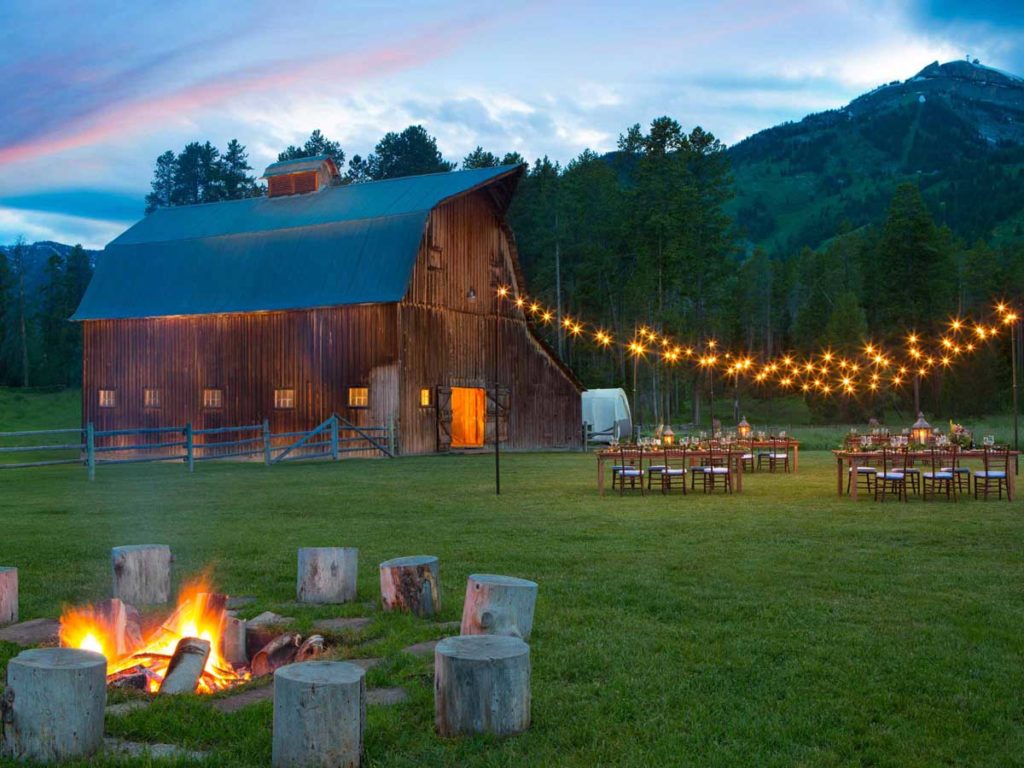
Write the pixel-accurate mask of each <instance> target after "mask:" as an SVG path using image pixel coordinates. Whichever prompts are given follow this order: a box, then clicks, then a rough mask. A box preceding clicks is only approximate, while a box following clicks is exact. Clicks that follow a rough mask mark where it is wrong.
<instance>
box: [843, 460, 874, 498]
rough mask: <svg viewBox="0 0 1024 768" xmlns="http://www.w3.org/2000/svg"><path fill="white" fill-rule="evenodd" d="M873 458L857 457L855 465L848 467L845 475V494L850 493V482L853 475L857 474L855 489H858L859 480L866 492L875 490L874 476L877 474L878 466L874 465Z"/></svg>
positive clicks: (859, 485)
mask: <svg viewBox="0 0 1024 768" xmlns="http://www.w3.org/2000/svg"><path fill="white" fill-rule="evenodd" d="M875 463H876V462H875V459H870V458H864V459H858V460H857V464H856V465H855V466H852V467H850V470H849V472H848V473H847V477H846V495H847V496H849V495H850V483H851V482H852V481H853V477H854V475H856V476H857V489H858V491H859V490H860V487H861V482H862V481H863V483H864V490H865V491H867V492H868V493H874V492H875V477H876V476H877V475H878V467H876V466H875Z"/></svg>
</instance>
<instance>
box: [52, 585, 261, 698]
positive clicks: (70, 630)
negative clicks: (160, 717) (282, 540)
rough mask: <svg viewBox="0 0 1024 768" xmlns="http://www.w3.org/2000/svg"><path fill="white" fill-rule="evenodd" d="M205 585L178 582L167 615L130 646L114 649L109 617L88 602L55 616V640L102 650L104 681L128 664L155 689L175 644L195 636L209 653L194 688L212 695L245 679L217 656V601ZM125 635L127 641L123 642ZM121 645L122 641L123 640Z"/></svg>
mask: <svg viewBox="0 0 1024 768" xmlns="http://www.w3.org/2000/svg"><path fill="white" fill-rule="evenodd" d="M212 594H213V593H212V592H211V591H210V588H209V585H208V584H207V583H206V582H205V580H200V581H197V582H194V583H191V584H188V585H186V586H184V587H183V588H182V590H181V594H180V595H179V597H178V605H177V607H176V608H175V610H174V612H173V613H172V614H171V616H170V617H169V618H168V619H167V620H166V621H165V622H164V623H163V624H161V625H160V626H158V627H156V628H155V629H154V630H153V631H152V632H150V633H149V635H148V637H147V638H146V639H145V640H143V641H142V642H141V643H139V642H138V641H136V643H135V644H134V645H133V646H132V647H122V648H118V647H117V636H116V633H115V632H114V629H113V627H111V626H110V620H109V618H107V617H106V616H104V615H103V613H102V612H100V611H97V610H96V609H95V608H94V607H93V606H84V607H81V608H70V609H68V610H66V611H65V612H64V615H63V616H61V619H60V644H61V645H62V646H64V647H66V648H83V649H85V650H90V651H96V652H97V653H101V654H103V655H104V656H105V657H106V659H107V679H108V680H110V679H115V678H116V677H117V676H118V675H119V674H120V673H122V672H125V671H126V670H129V669H132V668H134V667H142V668H144V669H145V670H147V672H148V673H149V680H148V682H147V688H148V690H149V691H150V692H152V693H155V692H156V691H157V690H159V688H160V683H161V682H162V681H163V679H164V675H165V674H166V673H167V665H168V664H169V663H170V661H171V656H173V655H174V649H175V648H176V647H177V645H178V642H179V641H180V640H181V639H182V638H185V637H197V638H200V639H202V640H206V641H207V642H209V643H210V656H209V658H208V659H207V661H206V667H205V668H204V669H203V675H202V677H201V678H200V680H199V685H198V687H197V690H198V692H199V693H213V692H214V691H219V690H223V689H224V688H228V687H230V686H232V685H236V684H237V683H239V682H242V681H244V680H248V679H249V672H248V671H247V670H235V669H234V668H233V667H232V665H231V664H229V663H228V662H227V661H226V660H225V659H224V657H223V656H222V655H221V638H222V636H223V633H224V622H225V618H226V616H225V613H224V609H223V605H221V604H219V603H218V602H215V601H211V599H210V598H211V595H212ZM130 642H131V638H128V639H127V643H130ZM127 643H126V644H127Z"/></svg>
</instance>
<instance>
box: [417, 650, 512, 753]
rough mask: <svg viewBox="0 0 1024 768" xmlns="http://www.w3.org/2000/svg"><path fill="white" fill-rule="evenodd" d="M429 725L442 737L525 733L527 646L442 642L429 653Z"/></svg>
mask: <svg viewBox="0 0 1024 768" xmlns="http://www.w3.org/2000/svg"><path fill="white" fill-rule="evenodd" d="M434 724H435V725H436V726H437V732H438V733H440V734H441V735H442V736H462V735H467V734H474V733H493V734H495V735H497V736H508V735H510V734H513V733H520V732H521V731H525V730H526V729H527V728H529V727H530V646H528V645H527V644H526V643H524V642H523V641H522V640H520V639H519V638H518V637H496V636H489V635H476V636H465V635H463V636H461V637H446V638H445V639H444V640H442V641H441V642H440V643H438V644H437V649H436V650H435V651H434Z"/></svg>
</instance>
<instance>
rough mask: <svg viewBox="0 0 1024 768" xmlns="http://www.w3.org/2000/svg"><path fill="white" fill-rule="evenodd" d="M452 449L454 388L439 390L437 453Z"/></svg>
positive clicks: (440, 388) (439, 388)
mask: <svg viewBox="0 0 1024 768" xmlns="http://www.w3.org/2000/svg"><path fill="white" fill-rule="evenodd" d="M451 448H452V388H451V387H438V388H437V452H438V453H448V451H450V450H451Z"/></svg>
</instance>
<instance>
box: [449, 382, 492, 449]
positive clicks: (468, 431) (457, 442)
mask: <svg viewBox="0 0 1024 768" xmlns="http://www.w3.org/2000/svg"><path fill="white" fill-rule="evenodd" d="M451 410H452V431H451V435H452V448H483V446H484V434H485V428H486V425H485V420H486V417H487V398H486V394H485V393H484V390H483V388H481V387H452V400H451Z"/></svg>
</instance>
